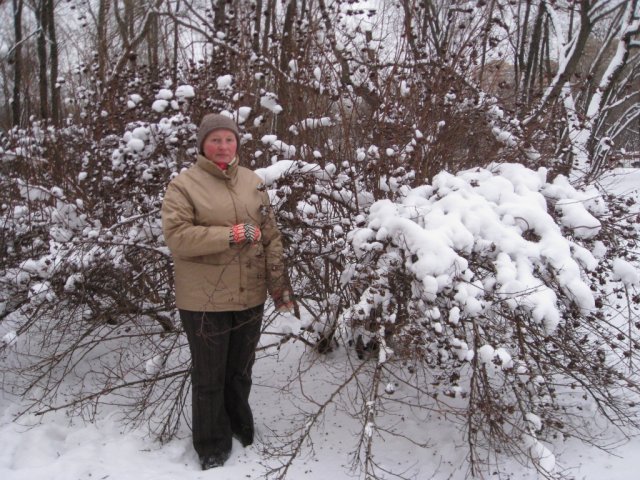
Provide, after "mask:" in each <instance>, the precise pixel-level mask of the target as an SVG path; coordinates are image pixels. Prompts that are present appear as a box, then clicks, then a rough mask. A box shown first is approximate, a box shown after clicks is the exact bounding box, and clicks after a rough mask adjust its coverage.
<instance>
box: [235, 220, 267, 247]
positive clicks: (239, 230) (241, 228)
mask: <svg viewBox="0 0 640 480" xmlns="http://www.w3.org/2000/svg"><path fill="white" fill-rule="evenodd" d="M261 238H262V232H261V231H260V227H258V226H257V225H252V224H250V223H239V224H238V225H234V226H233V227H231V229H230V230H229V243H230V244H232V245H234V244H235V245H241V244H243V243H247V242H248V243H258V242H259V241H260V239H261Z"/></svg>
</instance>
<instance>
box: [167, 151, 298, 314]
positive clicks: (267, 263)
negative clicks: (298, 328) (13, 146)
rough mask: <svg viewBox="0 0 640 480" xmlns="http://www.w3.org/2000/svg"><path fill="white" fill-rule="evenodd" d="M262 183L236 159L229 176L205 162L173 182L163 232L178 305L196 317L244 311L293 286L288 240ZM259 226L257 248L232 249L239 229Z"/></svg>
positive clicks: (227, 172) (227, 173) (255, 246)
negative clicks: (285, 255)
mask: <svg viewBox="0 0 640 480" xmlns="http://www.w3.org/2000/svg"><path fill="white" fill-rule="evenodd" d="M261 185H262V181H261V179H260V177H258V176H257V175H256V174H255V173H254V172H252V171H251V170H249V169H247V168H244V167H240V166H238V162H237V159H236V160H235V161H234V162H233V163H232V164H231V165H229V168H228V169H227V170H226V171H222V170H221V169H219V168H218V167H217V166H216V165H214V164H213V163H212V162H210V161H209V160H208V159H206V158H205V157H203V156H201V155H199V156H198V159H197V162H196V164H195V165H193V166H192V167H191V168H189V169H188V170H186V171H184V172H182V173H181V174H180V175H178V176H177V177H176V178H174V179H173V180H172V181H171V182H170V183H169V186H168V187H167V191H166V193H165V196H164V201H163V204H162V229H163V231H164V238H165V242H166V243H167V245H168V246H169V249H170V250H171V253H172V256H173V261H174V269H175V290H176V305H177V307H178V308H180V309H184V310H191V311H196V312H221V311H237V310H245V309H247V308H251V307H255V306H257V305H260V304H261V303H264V301H265V300H266V297H267V290H268V291H269V292H270V293H273V292H274V291H276V290H280V289H283V288H286V285H287V282H286V276H285V272H284V266H283V262H282V241H281V237H280V232H279V231H278V228H277V226H276V222H275V218H274V216H273V212H272V210H271V207H270V206H269V197H268V195H267V193H266V192H265V191H264V189H263V188H261V187H260V186H261ZM239 223H252V224H254V225H258V226H260V229H261V230H262V239H261V241H260V242H259V243H258V244H253V245H250V244H246V245H243V246H230V244H229V229H230V227H232V226H233V225H235V224H239Z"/></svg>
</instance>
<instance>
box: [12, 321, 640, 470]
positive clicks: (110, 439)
mask: <svg viewBox="0 0 640 480" xmlns="http://www.w3.org/2000/svg"><path fill="white" fill-rule="evenodd" d="M285 321H289V319H286V320H285ZM303 350H304V347H303V346H302V345H301V344H300V343H287V344H285V345H283V347H282V348H281V349H280V350H279V351H278V352H277V353H275V352H271V354H270V355H264V354H263V355H260V358H259V359H258V361H257V363H256V367H255V369H254V387H253V390H252V396H251V402H252V405H253V409H254V414H255V419H256V429H257V441H256V443H255V444H254V445H252V446H249V447H247V448H243V447H242V446H241V445H240V444H239V443H238V442H237V440H235V439H234V440H233V447H232V454H231V458H230V459H229V460H228V461H227V463H226V464H225V465H224V466H223V467H220V468H217V469H215V470H209V471H207V472H202V471H201V470H200V468H199V464H198V459H197V456H196V454H195V452H194V451H193V447H192V445H191V440H190V437H189V431H188V429H187V428H183V429H182V430H181V431H180V432H179V434H178V437H177V438H176V439H174V440H172V441H170V442H168V443H167V444H164V445H161V444H159V443H156V442H154V441H152V440H151V439H149V438H148V437H146V436H145V434H144V432H142V431H138V430H133V431H132V430H129V429H127V428H126V426H125V427H123V425H122V424H121V423H119V421H118V419H119V415H118V413H119V412H118V411H117V410H114V411H112V412H111V413H110V414H108V415H104V416H102V417H100V418H99V419H98V420H96V421H95V422H87V423H85V422H83V421H82V420H81V419H80V418H73V417H71V418H70V417H68V416H66V415H65V414H64V413H62V412H54V413H51V414H48V415H47V416H45V417H37V418H36V417H31V416H27V417H22V418H20V419H19V420H18V421H17V422H13V421H12V420H13V418H14V416H15V415H16V414H17V413H18V412H19V410H20V409H19V406H18V405H15V404H13V403H12V401H11V399H10V398H8V397H7V396H6V394H5V396H4V397H0V407H2V410H1V411H0V412H1V413H0V477H1V478H3V479H5V480H33V479H36V480H68V479H75V478H78V479H79V478H93V479H96V478H98V479H100V478H109V479H118V480H140V479H149V480H174V479H176V478H181V479H184V480H196V479H203V478H207V479H212V480H237V479H242V478H247V479H258V478H261V476H262V475H263V474H264V473H265V471H266V468H267V467H268V466H271V467H274V466H276V465H277V463H278V461H277V459H276V458H274V457H270V456H268V455H266V454H265V453H264V452H263V448H267V447H268V446H269V445H270V444H271V442H273V441H275V440H276V438H275V436H276V435H277V434H279V433H283V432H286V431H287V429H288V428H290V426H291V423H290V422H292V421H294V419H295V418H296V417H297V416H299V415H300V414H301V412H302V409H303V408H305V406H309V404H308V400H305V397H304V395H303V392H302V388H300V389H298V388H292V387H293V386H292V385H290V384H289V383H288V382H289V380H290V378H292V377H293V376H295V372H296V371H297V369H298V368H306V369H309V371H310V378H309V380H308V382H307V383H306V384H305V385H304V394H305V395H306V396H307V399H313V398H315V399H321V398H324V394H323V390H324V389H325V388H327V386H328V385H330V384H331V383H332V382H334V381H336V380H338V379H339V378H340V373H339V365H340V364H341V363H342V361H344V360H345V359H344V358H342V359H341V354H340V353H337V354H336V355H334V356H333V358H332V359H331V360H332V361H333V362H337V364H338V365H337V367H336V369H335V370H330V371H327V365H325V362H322V361H313V360H307V361H303V363H302V364H301V365H300V364H299V363H298V360H297V359H298V358H299V357H300V356H301V354H302V353H303ZM343 375H344V371H343ZM382 388H383V389H384V390H385V393H386V394H387V395H392V396H394V397H398V398H399V399H401V398H403V395H404V392H403V388H404V387H403V385H402V384H401V383H394V382H392V381H388V382H385V383H384V384H383V386H382ZM393 414H394V416H395V415H398V416H399V415H402V424H403V429H404V431H406V432H408V433H410V434H412V435H413V434H419V435H420V434H421V435H422V437H423V438H425V439H426V438H428V442H427V443H426V446H425V447H424V448H420V447H419V446H417V445H415V444H411V443H403V442H401V441H400V440H399V439H397V438H394V437H388V438H387V441H386V442H384V447H383V448H381V449H380V450H378V451H377V452H376V458H377V461H378V462H379V463H380V464H381V465H382V466H387V467H394V468H397V467H400V466H402V470H403V471H405V470H406V473H410V475H407V478H417V479H423V478H424V479H429V478H433V479H445V478H446V479H449V480H467V479H468V478H470V477H469V476H468V470H467V464H466V461H465V454H464V449H463V448H461V444H459V441H458V440H457V439H458V438H459V432H458V431H457V427H456V426H455V425H452V424H451V422H450V421H448V420H446V419H444V418H440V417H438V416H437V415H434V416H432V417H431V418H430V419H429V420H428V428H426V429H425V421H426V420H425V419H424V418H423V417H422V416H421V415H420V414H419V413H418V412H416V411H412V410H411V409H405V410H403V409H401V408H400V407H397V408H396V409H395V411H394V412H393ZM398 418H399V417H398ZM527 420H528V422H529V423H530V425H531V426H532V433H531V435H530V437H529V438H528V439H527V443H526V445H527V448H529V449H530V451H531V453H532V454H533V455H534V456H535V457H536V458H538V459H539V460H540V463H541V465H542V466H543V468H546V469H547V470H548V471H553V469H554V468H556V469H558V468H561V469H563V470H569V471H570V472H571V474H572V475H573V478H576V479H607V480H635V478H636V468H635V458H636V454H637V448H638V447H640V441H633V442H629V443H622V442H620V440H619V439H617V438H616V437H615V436H614V435H615V432H611V431H605V433H606V435H607V436H608V437H609V438H610V440H611V442H619V444H618V445H617V446H616V455H615V456H613V455H608V454H606V453H605V452H603V451H601V450H599V449H597V448H595V447H588V446H584V445H582V444H579V443H577V442H576V441H568V442H566V443H561V444H560V446H559V450H560V451H559V453H556V454H553V453H551V450H550V446H549V445H546V444H544V443H542V442H540V441H539V440H537V439H536V438H535V433H534V432H535V431H537V430H539V426H540V423H539V422H540V419H539V418H536V416H535V414H534V413H532V412H531V413H529V414H527ZM323 423H324V426H323V427H322V428H321V429H320V431H319V432H318V433H317V434H316V435H313V436H312V437H311V439H312V442H313V445H314V452H313V454H311V452H310V451H309V450H307V453H306V454H305V455H304V456H303V457H302V458H301V459H300V460H298V461H296V462H294V463H293V465H292V467H291V469H290V471H289V473H288V476H287V478H292V479H308V480H326V479H327V478H334V479H344V480H347V479H349V478H353V477H352V473H350V472H349V464H350V458H349V457H350V454H351V453H352V452H354V451H355V449H356V447H357V442H358V440H359V433H360V432H361V430H362V425H361V424H360V423H359V421H358V420H356V419H354V418H352V417H351V416H349V415H348V414H347V413H346V412H345V411H342V410H341V409H333V410H331V412H330V415H328V416H327V418H326V419H325V420H324V421H323ZM380 427H384V425H383V424H376V423H375V422H369V423H368V424H367V425H366V426H365V428H364V432H363V433H364V434H366V435H368V434H371V435H372V436H373V438H374V439H376V437H377V435H378V433H377V430H378V428H380ZM421 432H422V433H421ZM500 471H501V472H502V473H503V477H500V478H507V476H508V475H509V476H510V477H509V478H513V479H515V478H517V479H519V480H543V479H544V477H543V476H542V475H541V474H536V473H535V471H534V470H532V469H531V468H524V467H522V466H519V465H518V464H516V463H515V462H513V461H505V462H504V464H503V465H502V466H501V468H500ZM356 478H357V477H356ZM496 478H498V477H496Z"/></svg>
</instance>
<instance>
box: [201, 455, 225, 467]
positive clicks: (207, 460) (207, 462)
mask: <svg viewBox="0 0 640 480" xmlns="http://www.w3.org/2000/svg"><path fill="white" fill-rule="evenodd" d="M230 456H231V452H221V453H215V454H211V455H206V456H204V457H201V458H200V465H201V466H202V470H209V469H210V468H216V467H221V466H222V465H224V462H226V461H227V460H228V459H229V457H230Z"/></svg>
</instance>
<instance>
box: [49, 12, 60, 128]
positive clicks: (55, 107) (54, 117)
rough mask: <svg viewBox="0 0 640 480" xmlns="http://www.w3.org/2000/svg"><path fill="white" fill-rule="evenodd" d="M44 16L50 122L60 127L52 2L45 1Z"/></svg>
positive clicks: (56, 43) (56, 53)
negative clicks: (49, 92) (47, 53)
mask: <svg viewBox="0 0 640 480" xmlns="http://www.w3.org/2000/svg"><path fill="white" fill-rule="evenodd" d="M45 7H46V8H45V15H46V17H47V31H48V42H49V59H50V62H51V76H50V78H49V85H50V87H51V121H52V122H53V124H54V125H56V126H59V125H60V86H59V85H58V39H57V37H56V23H55V8H54V4H53V0H46V2H45Z"/></svg>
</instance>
